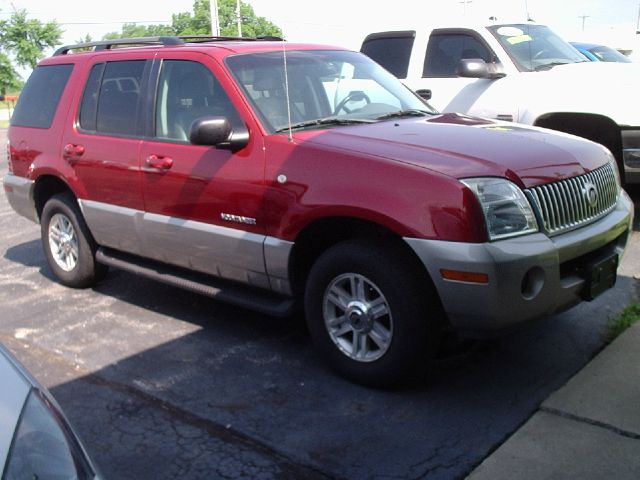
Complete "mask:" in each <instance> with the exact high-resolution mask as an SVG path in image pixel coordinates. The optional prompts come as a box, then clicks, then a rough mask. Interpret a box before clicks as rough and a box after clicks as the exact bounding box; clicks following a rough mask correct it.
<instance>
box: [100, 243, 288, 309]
mask: <svg viewBox="0 0 640 480" xmlns="http://www.w3.org/2000/svg"><path fill="white" fill-rule="evenodd" d="M96 260H97V261H98V262H100V263H102V264H104V265H108V266H109V267H113V268H117V269H120V270H125V271H127V272H131V273H135V274H136V275H141V276H143V277H146V278H150V279H151V280H156V281H158V282H162V283H166V284H168V285H171V286H174V287H178V288H182V289H184V290H190V291H192V292H196V293H199V294H201V295H205V296H207V297H211V298H213V299H215V300H219V301H221V302H226V303H230V304H232V305H237V306H239V307H243V308H247V309H249V310H254V311H256V312H260V313H264V314H266V315H271V316H274V317H286V316H289V315H291V314H292V313H293V311H294V306H295V305H294V303H295V302H294V300H293V298H291V297H284V296H280V295H277V294H274V293H271V292H267V291H263V290H258V289H256V288H253V287H245V286H243V285H240V284H237V283H232V282H228V281H225V280H220V279H218V278H216V277H213V276H210V275H205V274H202V273H198V272H193V271H190V270H187V269H184V268H180V267H173V266H171V265H166V264H164V263H161V262H156V261H154V260H149V259H146V258H142V257H138V256H135V255H129V254H127V253H122V252H119V251H117V250H111V249H106V248H102V247H100V248H98V251H97V252H96Z"/></svg>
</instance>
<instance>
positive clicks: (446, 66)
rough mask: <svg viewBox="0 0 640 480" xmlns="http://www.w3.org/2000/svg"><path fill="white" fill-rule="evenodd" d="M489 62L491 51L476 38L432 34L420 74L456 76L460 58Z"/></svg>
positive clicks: (426, 75)
mask: <svg viewBox="0 0 640 480" xmlns="http://www.w3.org/2000/svg"><path fill="white" fill-rule="evenodd" d="M472 58H475V59H481V60H484V61H485V62H491V53H490V52H489V50H488V49H487V47H485V46H484V45H483V44H482V43H481V42H480V41H479V40H478V39H476V38H475V37H473V36H471V35H466V34H457V33H456V34H442V35H440V34H433V35H431V37H430V38H429V44H428V45H427V55H426V57H425V61H424V69H423V72H422V76H423V77H426V78H453V77H457V74H456V70H457V68H458V64H459V63H460V60H462V59H472Z"/></svg>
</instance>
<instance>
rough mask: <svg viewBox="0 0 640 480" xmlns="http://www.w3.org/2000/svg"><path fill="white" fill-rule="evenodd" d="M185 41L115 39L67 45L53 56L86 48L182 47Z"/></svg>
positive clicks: (150, 38)
mask: <svg viewBox="0 0 640 480" xmlns="http://www.w3.org/2000/svg"><path fill="white" fill-rule="evenodd" d="M182 44H184V40H182V39H181V38H179V37H171V36H163V37H136V38H115V39H113V40H99V41H96V42H85V43H76V44H74V45H65V46H64V47H60V48H58V49H57V50H56V51H55V53H54V54H53V56H54V57H55V56H58V55H66V54H67V53H69V52H70V51H71V50H78V49H81V48H82V49H84V48H93V49H94V50H109V49H111V48H112V47H115V46H124V45H164V46H171V45H182Z"/></svg>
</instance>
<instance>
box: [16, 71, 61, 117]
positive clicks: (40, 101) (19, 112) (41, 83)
mask: <svg viewBox="0 0 640 480" xmlns="http://www.w3.org/2000/svg"><path fill="white" fill-rule="evenodd" d="M72 70H73V65H69V64H64V65H45V66H40V67H36V69H35V70H34V71H33V73H32V74H31V76H30V77H29V80H28V81H27V84H26V85H25V87H24V89H23V91H22V93H21V94H20V99H19V100H18V104H17V105H16V109H15V111H14V112H13V115H12V116H11V125H13V126H18V127H35V128H49V127H51V123H52V122H53V117H54V115H55V113H56V109H57V108H58V103H59V102H60V97H61V96H62V92H63V91H64V87H65V86H66V85H67V82H68V80H69V76H70V75H71V71H72Z"/></svg>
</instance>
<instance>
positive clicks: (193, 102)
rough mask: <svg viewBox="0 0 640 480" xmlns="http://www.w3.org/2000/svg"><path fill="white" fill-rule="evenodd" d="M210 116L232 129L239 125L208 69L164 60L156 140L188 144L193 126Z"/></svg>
mask: <svg viewBox="0 0 640 480" xmlns="http://www.w3.org/2000/svg"><path fill="white" fill-rule="evenodd" d="M212 116H213V117H226V118H227V119H228V120H229V121H230V122H231V125H232V126H238V125H239V123H240V117H239V116H238V114H237V112H236V110H235V108H234V107H233V105H232V104H231V101H230V100H229V97H228V96H227V94H226V92H225V91H224V89H223V88H222V85H220V82H219V81H218V80H217V79H216V78H215V77H214V76H213V74H212V73H211V71H210V70H209V69H208V68H207V67H205V66H204V65H202V64H200V63H198V62H193V61H188V60H165V61H164V62H163V63H162V70H161V72H160V79H159V81H158V96H157V99H156V117H155V120H156V121H155V123H156V127H155V133H156V137H158V138H166V139H170V140H181V141H187V140H188V139H189V130H190V128H191V125H192V124H193V122H194V121H195V120H197V119H198V118H202V117H212Z"/></svg>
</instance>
